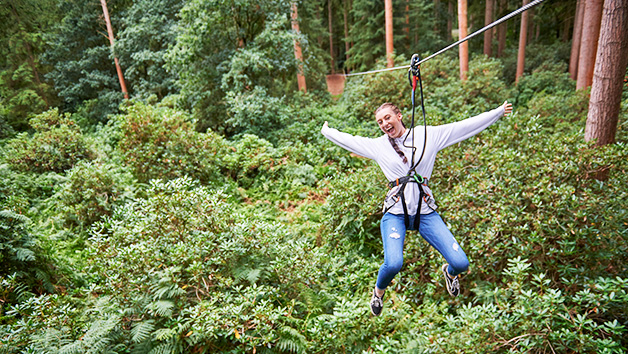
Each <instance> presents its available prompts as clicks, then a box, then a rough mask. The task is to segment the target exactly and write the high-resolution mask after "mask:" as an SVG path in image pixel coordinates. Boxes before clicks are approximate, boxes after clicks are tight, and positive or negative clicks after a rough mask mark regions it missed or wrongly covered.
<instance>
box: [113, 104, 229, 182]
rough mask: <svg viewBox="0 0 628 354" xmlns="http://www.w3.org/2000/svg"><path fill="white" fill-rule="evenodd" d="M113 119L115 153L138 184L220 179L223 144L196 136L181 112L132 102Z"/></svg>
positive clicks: (215, 138)
mask: <svg viewBox="0 0 628 354" xmlns="http://www.w3.org/2000/svg"><path fill="white" fill-rule="evenodd" d="M124 111H125V112H126V114H123V115H119V116H117V117H116V118H115V125H116V129H117V130H118V132H119V133H118V134H119V139H120V140H119V142H118V146H117V148H118V151H119V152H120V153H121V154H122V156H123V159H124V163H125V164H126V165H128V166H129V167H130V168H131V169H132V170H133V174H134V175H135V177H136V178H137V179H138V180H139V181H140V182H147V181H148V180H150V179H153V178H160V179H173V178H177V177H181V176H186V175H189V176H193V177H194V178H196V179H198V180H200V181H202V182H204V183H209V182H218V181H221V180H223V177H222V167H223V162H222V159H223V157H224V155H225V154H226V150H225V149H226V144H225V142H224V140H223V138H222V137H220V136H219V135H217V134H216V133H214V132H211V131H209V132H207V133H198V132H196V131H195V130H194V125H193V122H192V121H191V119H190V117H189V115H188V114H186V113H185V112H182V111H179V110H175V109H172V108H168V107H163V106H162V107H154V106H150V105H147V104H144V103H141V102H136V103H134V104H132V105H130V106H128V107H125V108H124Z"/></svg>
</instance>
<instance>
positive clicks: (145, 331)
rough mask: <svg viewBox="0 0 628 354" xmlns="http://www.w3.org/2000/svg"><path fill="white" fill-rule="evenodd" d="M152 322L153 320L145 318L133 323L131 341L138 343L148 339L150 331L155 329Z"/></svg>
mask: <svg viewBox="0 0 628 354" xmlns="http://www.w3.org/2000/svg"><path fill="white" fill-rule="evenodd" d="M154 323H155V321H154V320H146V321H142V322H138V323H136V324H134V325H133V328H132V329H131V341H132V342H133V343H140V342H144V341H146V340H147V339H149V337H150V334H151V332H152V331H153V330H154V329H155V324H154Z"/></svg>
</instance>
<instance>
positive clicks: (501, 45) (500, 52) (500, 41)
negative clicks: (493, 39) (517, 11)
mask: <svg viewBox="0 0 628 354" xmlns="http://www.w3.org/2000/svg"><path fill="white" fill-rule="evenodd" d="M507 7H508V3H507V2H506V0H499V12H500V13H501V14H503V13H505V12H507V10H508V9H507ZM507 33H508V22H504V23H502V24H501V25H499V26H497V57H498V58H501V57H502V56H504V49H506V34H507Z"/></svg>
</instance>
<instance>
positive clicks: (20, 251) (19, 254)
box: [15, 247, 35, 262]
mask: <svg viewBox="0 0 628 354" xmlns="http://www.w3.org/2000/svg"><path fill="white" fill-rule="evenodd" d="M15 258H16V259H17V260H18V261H21V262H28V261H34V260H35V252H33V251H31V250H29V249H28V248H22V247H17V248H15Z"/></svg>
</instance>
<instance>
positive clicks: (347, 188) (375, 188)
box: [325, 163, 386, 252]
mask: <svg viewBox="0 0 628 354" xmlns="http://www.w3.org/2000/svg"><path fill="white" fill-rule="evenodd" d="M382 177H383V176H382V172H381V170H380V169H379V167H377V166H373V164H372V163H371V164H370V166H369V168H367V169H365V170H363V171H360V172H358V173H354V174H350V175H348V176H341V177H339V178H337V179H334V180H332V181H331V183H330V185H329V186H328V188H329V189H330V194H329V196H328V197H327V204H326V205H325V214H327V215H328V217H327V219H326V220H325V227H326V231H327V232H328V233H326V238H328V239H327V240H326V242H330V243H332V245H339V244H344V245H359V246H360V247H366V248H367V251H371V252H374V251H375V250H378V249H379V248H380V243H379V239H380V234H379V220H380V219H381V217H382V213H381V207H382V205H381V203H382V196H383V195H385V194H386V189H385V187H384V183H382V181H383V180H384V179H383V178H382ZM349 247H352V246H349Z"/></svg>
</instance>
